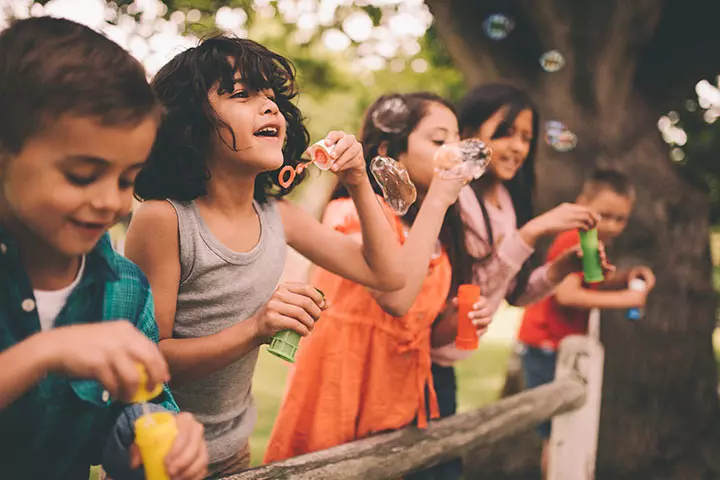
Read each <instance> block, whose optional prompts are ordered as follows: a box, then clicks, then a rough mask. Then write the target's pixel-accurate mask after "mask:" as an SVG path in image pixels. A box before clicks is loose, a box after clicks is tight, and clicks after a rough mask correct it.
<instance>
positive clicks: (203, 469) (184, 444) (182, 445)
mask: <svg viewBox="0 0 720 480" xmlns="http://www.w3.org/2000/svg"><path fill="white" fill-rule="evenodd" d="M175 423H176V424H177V429H178V435H177V437H175V441H174V442H173V445H172V447H170V451H169V452H168V454H167V456H166V457H165V470H166V471H167V473H168V475H169V476H170V478H171V480H202V479H204V478H205V477H207V466H208V451H207V445H206V443H205V438H204V437H203V432H204V429H203V426H202V424H201V423H200V422H198V421H197V419H196V418H195V417H194V416H193V415H192V414H190V413H187V412H180V413H179V414H178V415H177V416H176V417H175Z"/></svg>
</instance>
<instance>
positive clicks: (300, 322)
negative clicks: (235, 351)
mask: <svg viewBox="0 0 720 480" xmlns="http://www.w3.org/2000/svg"><path fill="white" fill-rule="evenodd" d="M326 308H327V305H326V303H325V300H324V299H323V296H322V295H321V294H320V292H318V291H317V290H316V289H315V288H314V287H312V286H311V285H307V284H305V283H299V282H290V283H283V284H280V286H278V288H277V289H276V290H275V293H274V294H273V296H272V298H271V299H270V301H269V302H268V303H267V305H265V308H263V309H262V310H261V311H260V312H259V313H258V314H256V315H255V316H253V317H252V320H253V321H254V322H255V324H256V325H255V327H256V329H257V333H256V337H257V338H259V339H260V340H261V341H263V342H264V343H268V342H269V341H270V339H271V338H272V336H273V335H275V334H276V333H278V332H279V331H281V330H293V331H295V332H297V333H299V334H300V335H302V336H305V335H307V334H308V333H310V332H311V331H312V329H313V327H314V325H315V321H316V320H317V319H318V318H320V313H321V312H322V311H323V310H324V309H326Z"/></svg>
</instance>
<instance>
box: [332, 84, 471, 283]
mask: <svg viewBox="0 0 720 480" xmlns="http://www.w3.org/2000/svg"><path fill="white" fill-rule="evenodd" d="M394 99H397V100H400V101H401V102H402V103H403V104H404V105H405V107H406V108H407V114H406V115H405V117H404V121H403V124H402V129H399V131H396V130H393V131H392V132H387V131H383V130H381V129H380V128H378V127H377V126H376V125H375V122H374V121H373V113H374V112H375V111H376V110H378V108H379V107H382V106H383V105H385V104H386V102H387V101H389V100H390V101H391V100H394ZM433 103H437V104H440V105H443V106H445V107H447V108H448V109H450V110H451V111H452V112H453V113H455V108H454V106H453V105H452V104H451V103H449V102H448V101H447V100H445V99H444V98H442V97H441V96H439V95H436V94H434V93H430V92H414V93H406V94H399V93H394V94H390V95H383V96H381V97H380V98H378V99H377V100H376V101H375V102H374V103H373V104H372V105H371V106H370V107H369V108H368V110H367V112H366V113H365V118H364V120H363V125H362V130H361V132H360V141H361V142H362V145H363V150H364V153H365V161H366V164H367V168H368V176H369V178H370V183H371V184H372V187H373V190H375V192H376V193H377V194H378V195H381V194H382V190H381V189H380V186H379V185H378V184H377V182H375V179H374V177H373V176H372V174H371V173H370V161H371V160H372V159H373V158H374V157H376V156H377V155H378V154H379V149H380V146H381V145H385V146H386V148H387V152H384V154H385V155H386V156H389V157H392V158H397V157H398V156H399V155H400V154H401V153H404V152H407V149H408V137H409V136H410V134H411V133H412V132H413V131H414V130H415V128H417V126H418V124H419V123H420V121H421V120H422V119H423V118H424V117H425V115H427V112H428V107H429V106H430V105H431V104H433ZM347 196H349V194H348V192H347V190H346V189H345V188H344V187H343V186H342V185H340V186H338V188H337V189H336V190H335V192H334V193H333V196H332V198H341V197H347ZM419 209H420V206H419V205H418V203H417V202H416V203H415V204H413V205H412V206H411V207H410V209H409V210H408V212H407V214H405V216H404V217H403V221H404V222H406V223H408V224H412V223H413V222H414V221H415V217H416V216H417V214H418V210H419ZM439 239H440V243H442V245H443V247H444V248H445V250H446V251H447V253H448V257H449V258H450V264H451V265H452V286H451V289H450V297H452V296H454V295H455V294H456V292H457V287H458V286H459V285H462V284H464V283H470V281H471V279H472V263H473V259H472V258H471V257H470V255H469V253H468V251H467V247H466V246H465V225H464V223H463V221H462V219H461V218H460V207H459V206H458V204H457V202H456V203H455V204H453V205H452V206H451V207H450V208H448V210H447V212H446V213H445V219H444V221H443V225H442V228H441V230H440V236H439Z"/></svg>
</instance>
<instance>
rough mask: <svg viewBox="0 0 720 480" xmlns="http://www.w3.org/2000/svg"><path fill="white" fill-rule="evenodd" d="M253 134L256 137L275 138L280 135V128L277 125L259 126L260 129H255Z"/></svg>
mask: <svg viewBox="0 0 720 480" xmlns="http://www.w3.org/2000/svg"><path fill="white" fill-rule="evenodd" d="M253 135H255V136H256V137H270V138H277V137H278V136H279V135H280V129H279V128H278V127H272V126H267V127H263V128H261V129H260V130H256V131H255V133H253Z"/></svg>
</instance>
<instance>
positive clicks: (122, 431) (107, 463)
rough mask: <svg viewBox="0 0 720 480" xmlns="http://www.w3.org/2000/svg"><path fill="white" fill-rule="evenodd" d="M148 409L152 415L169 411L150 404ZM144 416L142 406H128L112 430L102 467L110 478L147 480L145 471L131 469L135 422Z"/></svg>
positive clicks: (104, 452) (103, 454)
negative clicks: (131, 447)
mask: <svg viewBox="0 0 720 480" xmlns="http://www.w3.org/2000/svg"><path fill="white" fill-rule="evenodd" d="M147 408H148V411H149V412H150V413H154V412H165V411H167V410H166V409H165V408H163V407H162V406H160V405H155V404H149V405H148V406H147ZM142 415H143V410H142V406H140V405H129V406H126V407H125V408H124V409H123V410H122V411H121V412H120V414H119V415H118V418H117V420H116V422H115V425H113V427H112V428H111V430H110V434H109V435H108V436H107V438H106V440H105V446H104V447H103V451H102V466H103V469H104V470H105V472H107V474H108V475H109V476H110V478H114V479H123V480H143V479H144V478H145V471H144V470H143V468H142V467H140V468H137V469H135V470H133V469H131V468H130V446H131V445H132V444H133V442H134V441H135V420H137V419H138V418H140V417H141V416H142Z"/></svg>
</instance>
